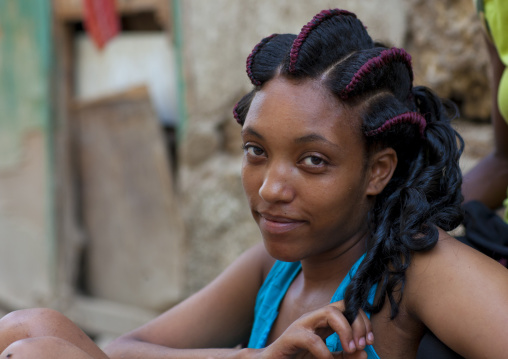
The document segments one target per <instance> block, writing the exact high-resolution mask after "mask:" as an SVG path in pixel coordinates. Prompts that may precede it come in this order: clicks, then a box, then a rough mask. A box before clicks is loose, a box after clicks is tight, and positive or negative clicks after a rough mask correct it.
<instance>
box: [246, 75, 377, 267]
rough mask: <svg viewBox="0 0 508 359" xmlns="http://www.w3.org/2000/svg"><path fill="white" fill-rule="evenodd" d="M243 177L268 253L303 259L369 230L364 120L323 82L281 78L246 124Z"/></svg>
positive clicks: (340, 248) (345, 245)
mask: <svg viewBox="0 0 508 359" xmlns="http://www.w3.org/2000/svg"><path fill="white" fill-rule="evenodd" d="M242 139H243V144H244V158H243V165H242V181H243V186H244V189H245V192H246V194H247V198H248V201H249V205H250V208H251V211H252V215H253V217H254V219H255V220H256V222H257V223H258V225H259V228H260V230H261V233H262V235H263V239H264V242H265V246H266V248H267V250H268V252H269V253H270V254H271V255H272V256H273V257H274V258H277V259H280V260H285V261H297V260H302V259H305V258H308V257H311V256H315V255H320V254H325V253H330V254H332V255H335V254H338V253H341V252H344V251H345V250H347V249H349V248H351V247H352V246H353V245H354V244H356V243H358V241H360V240H361V239H362V238H363V237H364V235H365V233H366V228H367V225H366V216H367V212H368V210H369V209H370V205H371V204H370V200H368V199H367V194H366V188H367V184H368V175H367V172H368V169H366V166H365V155H364V151H365V149H364V145H363V143H362V139H361V135H360V130H359V119H358V118H357V116H356V114H355V112H354V111H353V110H350V109H346V108H345V107H343V106H342V105H341V104H340V103H339V102H338V101H337V100H336V99H334V98H333V97H332V95H331V94H329V93H328V90H326V89H325V88H323V87H321V85H319V84H318V83H317V82H312V81H307V82H304V83H298V84H297V83H294V82H290V81H288V80H286V79H284V78H276V79H274V80H272V81H270V82H269V83H267V84H265V85H264V87H263V89H262V90H261V91H259V92H257V94H256V95H255V97H254V99H253V101H252V103H251V106H250V110H249V113H248V115H247V118H246V120H245V123H244V126H243V129H242Z"/></svg>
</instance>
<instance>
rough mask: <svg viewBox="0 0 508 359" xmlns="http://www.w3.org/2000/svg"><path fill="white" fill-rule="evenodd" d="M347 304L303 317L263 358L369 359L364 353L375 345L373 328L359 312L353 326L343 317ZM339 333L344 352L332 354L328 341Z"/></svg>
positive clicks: (363, 314) (269, 348)
mask: <svg viewBox="0 0 508 359" xmlns="http://www.w3.org/2000/svg"><path fill="white" fill-rule="evenodd" d="M344 309H345V308H344V302H343V301H340V302H336V303H332V304H329V305H327V306H325V307H322V308H320V309H317V310H315V311H312V312H310V313H307V314H304V315H303V316H301V317H300V318H299V319H298V320H296V321H295V322H293V323H292V324H291V325H290V326H289V327H288V328H287V329H286V331H285V332H284V333H283V334H282V335H281V336H280V337H279V338H278V339H277V340H276V341H274V342H273V343H272V344H271V345H269V346H268V347H267V348H265V349H264V350H263V351H262V354H261V357H262V358H270V359H273V358H298V359H304V358H317V359H332V358H351V359H353V358H354V359H357V358H367V354H366V353H365V351H364V350H363V349H365V347H366V346H367V345H372V344H373V343H374V335H373V334H372V326H371V323H370V321H369V319H368V318H367V316H366V315H365V313H364V312H363V311H362V310H360V312H359V313H358V316H357V317H356V319H355V321H354V322H353V324H352V325H350V324H349V323H348V321H347V319H346V317H345V316H344V314H343V312H344ZM333 333H337V334H338V335H339V338H340V342H341V344H342V347H343V349H344V351H343V352H340V353H331V352H330V351H329V349H328V348H327V346H326V343H325V340H326V338H327V337H328V336H330V335H331V334H333Z"/></svg>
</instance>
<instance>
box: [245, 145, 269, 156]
mask: <svg viewBox="0 0 508 359" xmlns="http://www.w3.org/2000/svg"><path fill="white" fill-rule="evenodd" d="M244 151H245V152H247V154H248V155H250V156H255V157H257V156H262V155H263V154H264V153H265V151H263V149H261V148H259V147H256V146H252V145H246V146H244Z"/></svg>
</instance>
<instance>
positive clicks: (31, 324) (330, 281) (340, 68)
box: [0, 9, 508, 359]
mask: <svg viewBox="0 0 508 359" xmlns="http://www.w3.org/2000/svg"><path fill="white" fill-rule="evenodd" d="M247 73H248V76H249V78H250V79H251V81H252V83H253V85H254V88H253V90H252V91H251V92H250V93H249V94H247V95H246V96H245V97H244V98H243V99H242V100H240V102H239V103H238V105H237V106H236V107H235V110H234V115H235V118H236V120H237V121H238V122H239V123H240V124H241V125H242V131H241V135H242V139H243V143H244V161H243V167H242V180H243V185H244V188H245V192H246V194H247V197H248V200H249V205H250V208H251V211H252V215H253V217H254V219H255V221H256V222H257V223H258V225H259V228H260V232H261V234H262V237H263V244H262V245H258V246H256V247H254V248H252V249H250V250H248V251H247V252H246V253H244V254H243V255H242V256H241V257H240V258H239V259H238V260H236V261H235V262H234V263H233V264H232V265H231V266H230V267H229V268H228V269H227V270H226V271H225V272H224V273H223V274H222V275H220V276H219V277H218V278H217V279H216V280H215V281H213V282H212V283H211V284H209V285H208V286H207V287H205V288H204V289H203V290H201V291H200V292H198V293H196V294H195V295H193V296H192V297H190V298H189V299H187V300H185V301H183V302H182V303H180V304H179V305H177V306H176V307H174V308H172V309H170V310H169V311H167V312H166V313H164V314H162V315H161V316H160V317H158V318H156V319H155V320H153V321H152V322H150V323H148V324H146V325H145V326H143V327H141V328H139V329H137V330H134V331H132V332H131V333H128V334H125V335H124V336H122V337H120V338H118V339H117V340H115V341H114V342H113V343H111V344H110V345H109V347H108V348H107V349H106V353H107V355H106V354H104V353H102V352H101V351H100V350H99V349H98V348H97V347H95V346H94V345H93V343H92V342H91V341H90V340H89V339H88V338H86V336H85V335H84V334H83V333H82V332H81V331H80V330H79V329H78V328H77V327H75V326H74V325H73V324H72V323H71V322H70V321H68V320H67V319H66V318H65V317H63V316H62V315H60V314H59V313H57V312H54V311H50V310H45V309H34V310H30V311H21V312H15V313H12V314H11V315H9V316H7V317H5V318H4V319H3V320H2V321H1V322H0V350H3V353H2V355H1V356H0V357H1V358H6V357H10V358H15V359H16V358H30V357H32V356H34V355H33V354H31V353H37V354H36V355H35V356H36V357H37V358H43V357H66V358H107V357H109V358H323V359H325V358H326V359H330V358H366V357H368V358H391V359H393V358H405V359H406V358H415V357H416V353H417V350H418V345H419V343H420V341H421V338H422V336H423V335H424V333H425V332H426V331H427V330H430V331H432V332H433V333H434V334H435V335H436V336H437V337H438V338H439V339H440V340H441V341H442V342H444V343H445V344H446V345H447V346H449V347H450V348H452V349H453V350H454V351H455V352H457V353H459V354H460V355H462V356H464V357H466V358H500V357H503V356H504V355H505V353H506V352H507V351H508V342H507V341H506V340H505V338H506V337H507V336H508V325H506V323H507V322H508V306H507V305H506V304H507V298H508V271H507V270H506V269H505V268H503V267H502V266H501V265H500V264H498V263H497V262H495V261H493V260H491V259H489V258H488V257H486V256H484V255H483V254H481V253H479V252H477V251H475V250H473V249H471V248H469V247H467V246H465V245H463V244H461V243H460V242H458V241H456V240H455V239H453V238H452V237H450V236H448V235H447V234H446V232H445V231H447V230H451V229H453V228H454V227H455V226H457V225H458V224H459V222H460V220H461V212H460V203H461V200H462V197H461V194H460V186H461V173H460V169H459V166H458V158H459V155H460V152H461V150H462V140H461V138H460V137H459V136H458V135H457V134H456V132H455V131H454V130H453V129H452V127H451V126H450V124H449V116H448V112H447V110H446V107H445V105H444V104H443V103H442V102H441V100H440V99H439V98H438V97H436V96H435V95H434V94H433V93H432V92H430V91H429V90H428V89H426V88H424V87H413V85H412V78H413V75H412V69H411V61H410V56H409V55H408V54H407V53H406V52H405V51H404V50H402V49H396V48H392V49H387V48H384V47H380V46H378V45H377V44H375V43H374V42H373V41H372V40H371V38H370V36H369V35H368V33H367V32H366V29H365V27H364V26H363V25H362V23H361V22H360V21H359V20H358V19H357V18H356V16H355V15H354V14H352V13H350V12H347V11H344V10H338V9H335V10H326V11H322V12H321V13H319V14H318V15H316V16H315V17H314V18H313V19H312V20H311V21H310V22H309V23H308V24H307V25H306V26H304V27H303V29H302V31H301V32H300V34H299V35H297V36H296V35H289V34H285V35H272V36H270V37H268V38H265V39H263V40H262V41H261V42H260V43H259V44H258V45H257V46H256V47H255V48H254V50H253V52H252V53H251V54H250V55H249V57H248V59H247ZM5 348H6V349H5ZM215 348H218V349H215ZM55 353H57V354H55ZM31 355H32V356H31ZM51 355H53V356H51Z"/></svg>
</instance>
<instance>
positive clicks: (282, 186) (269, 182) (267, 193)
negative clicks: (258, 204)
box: [259, 164, 295, 203]
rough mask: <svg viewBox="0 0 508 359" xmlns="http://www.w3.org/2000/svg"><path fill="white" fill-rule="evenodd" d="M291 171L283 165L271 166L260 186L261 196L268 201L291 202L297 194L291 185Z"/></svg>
mask: <svg viewBox="0 0 508 359" xmlns="http://www.w3.org/2000/svg"><path fill="white" fill-rule="evenodd" d="M291 172H292V171H291V170H290V169H288V168H285V167H284V166H281V165H275V164H274V165H272V166H270V167H269V168H268V170H267V172H266V173H265V177H264V180H263V184H262V185H261V187H260V188H259V196H260V197H261V198H262V199H263V200H264V201H265V202H268V203H276V202H286V203H287V202H291V201H292V200H293V198H294V196H295V191H294V188H293V187H292V185H291Z"/></svg>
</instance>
